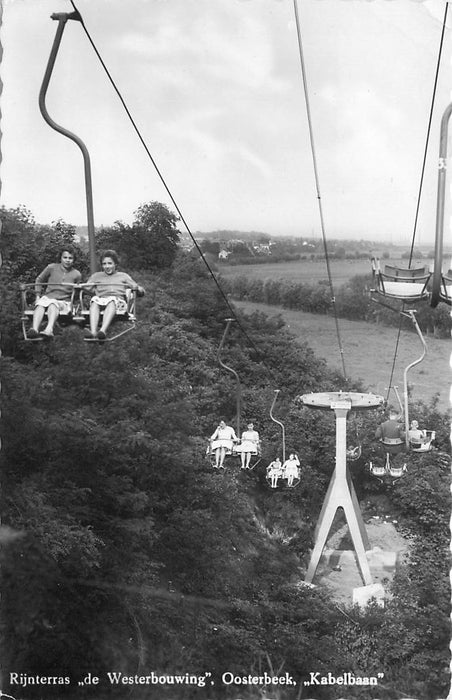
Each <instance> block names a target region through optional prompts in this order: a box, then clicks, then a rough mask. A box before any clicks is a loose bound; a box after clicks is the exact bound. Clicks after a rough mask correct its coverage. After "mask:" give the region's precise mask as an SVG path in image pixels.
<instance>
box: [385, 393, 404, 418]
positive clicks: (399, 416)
mask: <svg viewBox="0 0 452 700" xmlns="http://www.w3.org/2000/svg"><path fill="white" fill-rule="evenodd" d="M391 389H394V394H395V395H396V397H397V403H398V404H399V408H400V413H399V415H398V416H397V418H398V419H400V418H401V417H402V416H403V405H402V401H401V399H400V394H399V391H398V389H399V387H398V386H393V387H385V391H387V392H388V396H389V392H390V391H391Z"/></svg>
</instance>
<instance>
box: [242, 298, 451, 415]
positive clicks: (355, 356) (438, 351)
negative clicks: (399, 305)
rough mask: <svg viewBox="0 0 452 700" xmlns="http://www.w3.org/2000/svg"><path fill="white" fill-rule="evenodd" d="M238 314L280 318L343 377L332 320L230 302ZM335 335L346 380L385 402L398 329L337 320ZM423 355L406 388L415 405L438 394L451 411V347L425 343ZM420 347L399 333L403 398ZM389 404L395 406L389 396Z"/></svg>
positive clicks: (411, 337)
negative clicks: (257, 313) (356, 381)
mask: <svg viewBox="0 0 452 700" xmlns="http://www.w3.org/2000/svg"><path fill="white" fill-rule="evenodd" d="M234 304H235V305H236V306H237V308H239V309H241V310H243V311H245V312H246V313H252V312H253V311H263V312H265V313H266V314H267V315H269V316H274V315H276V314H281V316H282V317H283V319H284V321H285V323H286V325H287V327H288V328H289V329H290V331H291V332H292V333H293V334H294V335H295V337H296V338H297V340H298V341H299V342H300V343H304V342H306V343H307V344H308V345H309V346H310V347H311V348H312V349H313V351H314V352H315V354H316V355H317V356H318V357H322V358H324V359H325V360H327V362H328V364H329V365H330V366H331V367H335V368H337V369H339V370H340V371H342V362H341V356H340V352H339V345H338V341H337V335H336V326H335V321H334V318H333V317H332V316H326V315H323V314H310V313H304V312H302V311H292V310H288V309H283V308H282V307H278V306H268V305H267V304H257V303H254V302H247V301H234ZM339 331H340V335H341V342H342V347H343V350H344V362H345V369H346V374H347V376H348V377H349V378H350V379H360V380H362V382H363V386H364V387H365V388H366V389H367V390H368V391H371V392H374V393H376V394H381V395H383V396H386V394H387V391H386V388H387V387H388V384H389V379H390V376H391V369H392V363H393V357H394V352H395V346H396V340H397V328H395V327H394V328H390V327H388V326H382V325H376V324H375V325H374V324H369V323H365V322H363V321H349V320H347V319H343V318H340V319H339ZM426 341H427V348H428V351H427V355H426V357H425V359H424V360H423V362H421V363H420V364H419V365H417V366H416V367H414V368H413V369H411V370H410V371H409V372H408V383H409V385H410V387H411V390H412V398H413V399H414V400H418V399H420V400H423V401H426V402H428V401H429V400H430V399H431V398H432V397H433V396H434V395H435V394H436V393H439V407H440V409H441V410H443V411H445V410H447V409H448V408H449V406H450V404H449V391H450V386H451V383H452V371H451V369H450V356H451V344H450V341H448V340H439V339H437V338H433V337H427V338H426ZM421 353H422V346H421V343H420V340H419V339H418V337H417V335H416V334H415V333H412V332H409V331H403V332H402V334H401V337H400V343H399V348H398V352H397V362H396V366H395V371H394V379H393V385H396V386H398V387H399V392H400V394H401V397H402V396H403V372H404V369H405V367H407V366H408V365H409V364H410V363H411V362H413V361H414V360H416V359H417V358H418V357H420V355H421ZM390 401H391V403H395V402H396V400H395V396H394V394H393V393H392V394H391V397H390Z"/></svg>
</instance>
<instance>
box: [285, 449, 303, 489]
mask: <svg viewBox="0 0 452 700" xmlns="http://www.w3.org/2000/svg"><path fill="white" fill-rule="evenodd" d="M299 466H300V460H299V459H298V457H297V455H296V454H295V453H293V452H292V453H291V454H290V455H289V459H286V461H285V462H284V464H283V479H287V486H293V482H294V479H296V478H297V477H298V473H299V472H298V468H299Z"/></svg>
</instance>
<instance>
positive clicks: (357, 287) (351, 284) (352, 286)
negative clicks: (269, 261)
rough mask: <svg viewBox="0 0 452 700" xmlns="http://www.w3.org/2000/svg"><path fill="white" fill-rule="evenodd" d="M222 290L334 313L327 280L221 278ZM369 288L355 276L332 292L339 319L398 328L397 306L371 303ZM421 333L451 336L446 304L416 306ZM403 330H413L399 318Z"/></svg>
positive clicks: (243, 297) (365, 278) (239, 297)
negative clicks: (387, 306) (295, 280)
mask: <svg viewBox="0 0 452 700" xmlns="http://www.w3.org/2000/svg"><path fill="white" fill-rule="evenodd" d="M221 284H222V286H223V288H224V289H225V290H226V291H227V292H228V293H229V294H230V295H231V296H232V297H233V298H234V299H237V300H245V301H254V302H258V303H261V304H269V305H271V306H282V307H283V308H285V309H298V310H300V311H306V312H309V313H315V314H332V313H334V308H333V301H332V294H331V289H330V286H329V284H328V280H319V281H318V282H317V283H312V282H293V281H286V280H281V279H270V278H267V279H253V278H249V277H247V276H246V275H237V276H236V277H227V278H222V280H221ZM371 286H372V277H371V275H357V276H355V277H352V278H351V279H350V280H349V281H348V282H347V283H346V284H343V285H341V286H340V287H338V288H337V289H335V290H334V300H335V308H336V313H337V314H338V316H340V317H343V318H348V319H351V320H354V321H368V322H370V323H383V324H385V325H389V326H398V325H399V322H400V315H399V313H397V311H398V308H399V306H400V305H399V304H398V303H397V302H392V303H391V301H386V300H385V303H388V304H389V306H391V307H392V308H394V311H392V310H391V309H390V308H386V307H384V306H381V305H380V304H377V303H375V302H374V301H372V300H371V298H370V295H369V290H370V288H371ZM416 318H417V321H418V324H419V327H420V329H421V330H422V332H423V333H427V334H428V333H431V334H433V335H434V336H435V337H437V338H446V337H449V336H450V331H451V329H452V320H451V317H450V313H449V310H448V308H447V306H446V305H445V304H440V305H439V306H438V307H437V308H436V309H432V308H431V307H430V306H429V305H428V304H426V303H425V302H422V303H419V304H418V310H417V315H416ZM402 322H403V323H402V327H403V328H406V329H409V330H412V329H413V325H412V323H411V321H409V320H408V319H402Z"/></svg>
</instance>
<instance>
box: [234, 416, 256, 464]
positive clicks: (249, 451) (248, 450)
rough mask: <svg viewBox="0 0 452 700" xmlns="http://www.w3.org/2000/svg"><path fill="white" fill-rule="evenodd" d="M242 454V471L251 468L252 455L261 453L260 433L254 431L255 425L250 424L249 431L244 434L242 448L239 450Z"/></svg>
mask: <svg viewBox="0 0 452 700" xmlns="http://www.w3.org/2000/svg"><path fill="white" fill-rule="evenodd" d="M237 451H239V452H240V458H241V460H242V466H241V468H242V469H249V468H250V461H251V455H257V453H258V451H259V433H258V432H257V430H254V424H253V423H248V425H247V429H246V430H244V431H243V433H242V440H241V443H240V447H238V448H237Z"/></svg>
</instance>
